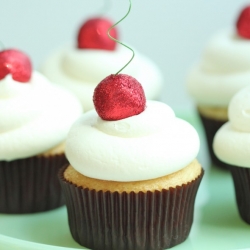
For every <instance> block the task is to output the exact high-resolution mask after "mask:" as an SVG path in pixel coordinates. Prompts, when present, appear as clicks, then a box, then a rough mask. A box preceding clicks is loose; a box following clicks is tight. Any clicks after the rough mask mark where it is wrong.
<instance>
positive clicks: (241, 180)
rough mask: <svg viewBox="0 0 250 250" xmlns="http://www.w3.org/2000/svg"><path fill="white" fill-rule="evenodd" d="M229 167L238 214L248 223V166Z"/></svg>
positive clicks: (249, 170)
mask: <svg viewBox="0 0 250 250" xmlns="http://www.w3.org/2000/svg"><path fill="white" fill-rule="evenodd" d="M229 169H230V172H231V175H232V178H233V182H234V190H235V196H236V202H237V206H238V211H239V214H240V216H241V218H242V219H243V220H244V221H245V222H246V223H248V224H250V168H243V167H237V166H230V167H229Z"/></svg>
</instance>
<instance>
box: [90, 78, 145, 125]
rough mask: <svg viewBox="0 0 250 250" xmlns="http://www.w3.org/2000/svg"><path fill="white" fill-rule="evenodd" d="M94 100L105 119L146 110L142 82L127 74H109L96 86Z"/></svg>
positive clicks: (121, 117)
mask: <svg viewBox="0 0 250 250" xmlns="http://www.w3.org/2000/svg"><path fill="white" fill-rule="evenodd" d="M93 101H94V105H95V109H96V112H97V113H98V115H99V116H100V117H101V118H102V119H103V120H108V121H114V120H120V119H124V118H127V117H130V116H133V115H138V114H140V113H141V112H142V111H144V109H145V106H146V97H145V94H144V90H143V88H142V86H141V84H140V83H139V82H138V81H137V80H136V79H135V78H133V77H132V76H129V75H125V74H118V75H109V76H108V77H106V78H105V79H103V80H102V81H101V82H100V83H99V84H98V85H97V87H96V88H95V91H94V96H93Z"/></svg>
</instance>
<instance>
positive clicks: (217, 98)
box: [187, 7, 250, 168]
mask: <svg viewBox="0 0 250 250" xmlns="http://www.w3.org/2000/svg"><path fill="white" fill-rule="evenodd" d="M249 12H250V7H246V8H245V9H244V10H243V11H242V12H241V14H240V16H239V18H238V20H237V23H236V27H237V29H236V30H226V31H222V32H220V33H218V34H216V35H215V36H214V37H212V39H211V40H210V41H209V42H208V44H207V46H206V48H205V51H204V53H203V56H202V58H201V61H200V62H199V63H198V64H196V65H195V66H194V67H193V68H192V70H191V71H190V73H189V75H188V79H187V88H188V91H189V93H190V95H191V96H192V97H193V99H194V101H195V102H196V105H197V110H198V113H199V115H200V118H201V121H202V123H203V126H204V129H205V133H206V137H207V143H208V149H209V152H210V155H211V160H212V163H213V164H215V165H217V166H219V167H223V168H225V167H226V166H225V164H224V163H222V162H221V161H220V160H219V159H218V158H217V157H216V156H215V155H214V153H213V149H212V142H213V137H214V135H215V133H216V131H217V130H218V129H219V128H220V127H221V125H223V124H224V123H225V122H226V121H227V120H228V115H227V109H228V104H229V101H230V100H231V98H232V97H233V95H234V94H235V93H236V92H237V91H238V90H240V89H241V88H242V87H245V86H247V85H249V84H250V17H249V16H250V14H249Z"/></svg>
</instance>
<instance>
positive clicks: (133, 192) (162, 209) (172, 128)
mask: <svg viewBox="0 0 250 250" xmlns="http://www.w3.org/2000/svg"><path fill="white" fill-rule="evenodd" d="M94 103H95V108H96V110H94V109H93V110H91V111H88V112H87V113H85V114H84V115H82V116H81V117H80V118H79V119H78V120H77V121H76V123H75V124H74V125H73V126H72V128H71V130H70V132H69V135H68V137H67V140H66V155H67V158H68V159H69V162H70V164H69V166H66V167H65V168H64V169H61V171H60V173H59V178H60V181H61V185H62V188H63V191H64V193H65V197H66V205H67V210H68V221H69V227H70V230H71V234H72V236H73V238H74V239H75V240H76V241H77V242H78V243H79V244H81V245H83V246H85V247H88V248H91V249H109V250H112V249H113V250H116V249H126V250H132V249H148V250H151V249H152V250H153V249H165V248H169V247H172V246H175V245H177V244H180V243H181V242H183V241H184V240H185V239H186V238H187V237H188V235H189V232H190V229H191V225H192V222H193V212H194V202H195V197H196V193H197V190H198V187H199V184H200V181H201V179H202V176H203V170H202V168H201V166H200V164H199V163H198V161H197V160H196V159H195V158H196V156H197V153H198V151H199V138H198V134H197V132H196V131H195V129H194V128H193V127H192V126H191V125H190V124H189V123H187V122H186V121H184V120H181V119H178V118H176V117H175V114H174V112H173V110H172V109H171V108H170V107H169V106H167V105H166V104H164V103H161V102H157V101H147V103H146V100H145V95H144V92H143V89H142V87H141V85H140V84H139V82H137V81H136V80H135V79H134V78H132V77H130V76H128V75H124V74H118V75H110V76H108V77H107V78H105V79H104V80H103V81H102V82H101V83H100V84H99V85H98V86H97V87H96V89H95V92H94Z"/></svg>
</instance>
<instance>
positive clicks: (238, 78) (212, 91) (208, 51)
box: [187, 30, 250, 107]
mask: <svg viewBox="0 0 250 250" xmlns="http://www.w3.org/2000/svg"><path fill="white" fill-rule="evenodd" d="M249 82H250V42H249V41H248V40H246V39H242V38H240V37H238V36H237V35H235V33H234V32H233V31H229V30H227V31H224V32H220V33H219V34H217V35H215V36H214V37H212V39H211V40H210V42H209V43H208V44H207V46H206V48H205V50H204V53H203V56H202V58H201V62H200V63H198V64H197V65H195V66H194V67H193V68H192V69H191V71H190V73H189V75H188V79H187V88H188V92H189V93H190V95H191V96H192V97H193V98H194V99H195V101H196V102H197V104H200V105H209V106H211V105H212V106H222V107H227V106H228V104H229V102H230V100H231V98H232V97H233V95H234V94H235V93H236V92H237V91H239V90H240V89H241V88H242V87H245V86H247V85H248V84H249Z"/></svg>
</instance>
